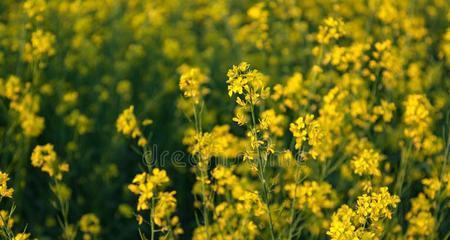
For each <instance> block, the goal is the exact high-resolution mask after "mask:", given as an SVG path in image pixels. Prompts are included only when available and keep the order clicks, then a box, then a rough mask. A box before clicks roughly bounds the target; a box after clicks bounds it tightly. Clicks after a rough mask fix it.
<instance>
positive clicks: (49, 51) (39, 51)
mask: <svg viewBox="0 0 450 240" xmlns="http://www.w3.org/2000/svg"><path fill="white" fill-rule="evenodd" d="M54 44H55V35H53V34H52V33H50V32H45V31H43V30H42V29H38V30H36V31H35V32H33V33H32V34H31V41H30V42H29V43H26V44H25V52H24V59H25V61H27V62H32V61H39V60H41V59H42V58H44V57H51V56H53V55H55V53H56V50H55V48H53V45H54Z"/></svg>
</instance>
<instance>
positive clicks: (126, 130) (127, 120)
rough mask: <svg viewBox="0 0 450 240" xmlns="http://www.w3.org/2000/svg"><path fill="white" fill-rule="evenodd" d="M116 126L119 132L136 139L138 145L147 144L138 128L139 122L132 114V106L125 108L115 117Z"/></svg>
mask: <svg viewBox="0 0 450 240" xmlns="http://www.w3.org/2000/svg"><path fill="white" fill-rule="evenodd" d="M116 128H117V131H118V132H119V133H122V134H123V135H125V136H128V137H131V138H133V139H137V140H138V145H139V146H141V147H144V146H145V145H147V144H148V141H147V139H146V138H145V137H144V135H143V134H142V131H141V129H140V128H139V122H138V120H137V118H136V116H135V115H134V106H133V105H131V106H130V107H128V108H127V109H125V110H124V111H123V112H122V113H121V114H120V115H119V117H118V118H117V121H116Z"/></svg>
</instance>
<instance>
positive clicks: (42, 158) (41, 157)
mask: <svg viewBox="0 0 450 240" xmlns="http://www.w3.org/2000/svg"><path fill="white" fill-rule="evenodd" d="M31 164H32V165H33V166H34V167H39V168H41V170H42V171H43V172H46V173H48V175H49V176H50V177H55V178H56V179H58V180H61V179H62V174H63V173H64V172H68V171H69V164H67V163H65V162H61V163H59V162H58V159H57V155H56V152H55V150H54V149H53V145H52V144H50V143H47V144H46V145H37V146H36V147H35V148H34V149H33V153H32V154H31Z"/></svg>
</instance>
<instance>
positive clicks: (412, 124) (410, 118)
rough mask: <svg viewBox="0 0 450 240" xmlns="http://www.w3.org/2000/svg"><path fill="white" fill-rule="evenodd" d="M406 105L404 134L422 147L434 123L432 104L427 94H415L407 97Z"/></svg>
mask: <svg viewBox="0 0 450 240" xmlns="http://www.w3.org/2000/svg"><path fill="white" fill-rule="evenodd" d="M404 105H405V113H404V115H403V121H404V122H405V124H406V128H405V130H404V134H405V136H406V137H408V138H411V139H412V140H413V142H414V144H415V145H416V146H417V147H418V148H420V145H421V142H422V138H423V137H424V136H425V134H426V133H427V131H428V130H429V127H430V125H431V123H432V118H431V111H432V109H431V104H430V102H429V101H428V99H427V98H426V97H425V95H419V94H413V95H409V96H408V97H407V98H406V100H405V102H404Z"/></svg>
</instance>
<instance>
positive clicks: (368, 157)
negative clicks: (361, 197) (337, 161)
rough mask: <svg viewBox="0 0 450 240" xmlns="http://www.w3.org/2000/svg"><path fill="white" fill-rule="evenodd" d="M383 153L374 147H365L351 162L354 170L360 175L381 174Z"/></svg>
mask: <svg viewBox="0 0 450 240" xmlns="http://www.w3.org/2000/svg"><path fill="white" fill-rule="evenodd" d="M381 160H382V155H381V154H380V153H378V152H376V151H375V150H373V149H364V150H363V151H362V152H360V153H359V154H358V155H357V156H354V157H353V159H352V161H351V162H350V164H351V166H352V169H353V171H354V172H355V173H356V174H358V175H359V176H362V175H371V176H380V175H381V171H380V169H379V165H380V162H381Z"/></svg>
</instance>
